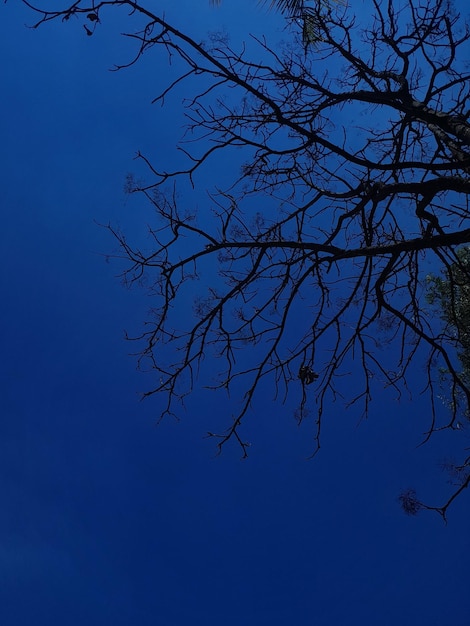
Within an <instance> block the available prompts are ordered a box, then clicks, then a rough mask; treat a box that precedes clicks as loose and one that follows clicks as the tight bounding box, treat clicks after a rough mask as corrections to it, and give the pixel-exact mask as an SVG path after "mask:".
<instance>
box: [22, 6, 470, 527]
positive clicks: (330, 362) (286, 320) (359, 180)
mask: <svg viewBox="0 0 470 626" xmlns="http://www.w3.org/2000/svg"><path fill="white" fill-rule="evenodd" d="M27 4H28V6H30V7H31V5H30V4H29V3H27ZM285 4H286V6H287V4H289V3H285ZM289 6H290V4H289ZM110 7H111V8H112V7H128V8H129V9H130V11H131V14H132V15H133V16H137V17H138V18H140V19H139V20H138V22H139V27H138V29H137V27H136V30H135V31H134V32H131V33H130V36H131V37H132V38H133V39H134V40H135V41H136V43H137V45H138V49H137V54H136V57H135V59H134V61H132V62H133V63H136V62H138V60H139V58H140V57H141V56H142V55H143V54H144V53H145V52H148V51H150V49H152V48H160V49H161V50H162V52H165V53H167V54H168V55H169V56H171V57H172V58H174V57H177V58H178V59H179V64H177V67H179V68H180V70H179V71H180V73H179V74H178V75H177V76H175V79H174V81H173V83H172V84H171V85H169V86H168V88H167V89H166V90H165V91H163V93H161V94H160V95H159V96H158V97H157V98H156V100H157V101H160V102H164V100H165V98H166V97H167V95H168V94H169V92H170V91H172V90H175V89H178V87H179V85H180V84H181V83H183V82H184V81H185V80H188V79H193V78H198V79H199V80H200V84H201V88H200V91H199V92H198V93H196V94H194V96H193V97H191V98H190V99H189V100H187V101H186V115H187V121H188V129H187V133H188V134H187V136H189V137H190V143H189V144H184V143H183V144H182V145H181V154H182V155H183V162H182V165H181V167H180V168H179V169H178V170H176V171H166V170H165V169H160V167H164V164H161V166H158V165H157V164H155V163H151V162H150V161H149V159H148V158H147V157H146V156H145V155H143V154H139V158H140V160H141V162H142V163H144V164H145V165H146V166H147V168H148V173H149V176H150V177H151V180H149V181H148V182H145V183H144V182H137V181H136V180H134V179H132V178H130V179H129V181H128V191H129V192H131V193H139V194H141V195H143V196H145V197H146V198H147V199H148V201H149V202H150V203H151V204H152V205H153V207H154V209H155V211H156V213H157V215H158V220H159V221H158V223H157V224H156V226H155V227H154V229H153V230H152V237H153V247H152V248H151V249H150V250H146V251H143V250H140V249H139V248H135V247H133V246H132V244H131V243H129V242H128V241H127V239H126V237H125V235H124V234H122V233H120V232H118V231H117V230H115V229H113V228H112V227H110V228H111V230H112V232H113V233H114V234H115V236H116V237H117V238H118V240H119V242H120V246H121V251H122V254H123V256H124V257H125V259H126V260H127V261H128V262H129V266H128V267H127V269H126V271H125V279H126V280H127V281H128V282H129V283H134V282H138V281H140V280H141V279H142V277H145V278H146V281H147V284H148V285H150V286H151V287H150V289H151V291H152V293H153V294H154V295H155V298H156V299H157V300H158V306H157V307H155V309H153V311H152V314H151V317H150V318H149V320H148V321H147V322H146V325H145V328H144V332H143V333H142V334H141V335H140V336H139V337H137V338H135V339H136V341H138V342H139V346H140V347H139V363H140V365H141V366H142V367H150V368H151V369H152V370H153V371H154V372H155V380H156V383H155V386H154V387H153V388H152V389H150V390H149V391H148V392H147V393H146V396H152V395H153V394H157V393H158V394H165V396H166V399H167V400H166V406H165V409H164V411H163V415H165V414H171V413H174V412H175V411H177V407H178V405H179V402H182V401H183V400H184V399H185V398H186V396H188V394H190V393H191V391H192V390H193V388H194V385H195V381H196V379H198V380H200V381H201V382H203V383H205V384H206V385H209V386H210V387H211V388H213V389H216V390H230V389H232V390H235V391H236V394H237V395H238V396H240V394H241V397H242V398H243V401H242V403H241V406H240V407H239V410H238V411H237V412H236V413H235V414H234V417H233V418H232V420H231V421H230V422H229V423H228V424H227V426H226V428H225V429H224V427H223V426H222V427H221V430H220V431H219V432H218V433H209V435H210V436H212V437H214V438H215V439H216V440H217V443H218V446H219V448H220V449H221V448H222V447H223V446H224V445H225V444H226V443H227V442H228V441H230V440H233V441H236V442H238V444H239V446H240V447H241V450H242V453H243V455H246V454H247V447H248V443H247V442H246V441H245V439H244V436H243V428H242V426H243V423H244V420H245V418H246V417H247V415H248V414H249V411H250V406H251V404H252V402H253V400H254V398H255V396H256V394H257V392H258V391H259V389H260V388H261V386H262V385H263V384H264V383H265V381H267V382H268V383H269V385H270V388H271V389H272V390H273V395H274V396H275V397H277V398H279V399H280V400H285V398H286V397H287V396H288V394H296V395H298V398H299V409H298V413H297V415H298V419H299V421H302V420H303V418H304V417H305V415H306V411H307V408H308V406H310V407H315V411H316V416H317V417H316V433H315V449H318V448H319V446H320V441H321V427H322V422H323V420H324V419H325V417H324V416H325V415H326V414H327V411H328V408H329V407H331V405H332V404H333V403H335V402H338V401H340V399H341V398H342V397H343V396H344V394H347V393H349V394H351V391H350V388H348V387H347V385H345V384H344V380H345V379H344V376H345V374H349V375H351V371H352V370H354V389H355V391H354V392H353V393H352V395H349V397H347V398H346V405H347V406H348V407H349V408H350V409H351V410H352V407H360V411H361V412H362V413H363V414H365V415H367V414H368V413H369V412H370V410H371V400H372V397H373V396H374V395H375V394H376V393H380V394H383V393H384V391H383V390H384V387H386V388H388V389H389V390H392V391H393V392H394V393H395V394H396V396H397V397H398V398H400V397H401V395H402V393H403V392H404V391H407V389H408V383H409V382H410V379H411V372H412V368H414V367H415V364H419V365H420V366H421V365H423V364H424V369H423V371H424V376H425V381H424V382H425V385H426V389H427V392H428V396H429V416H430V417H429V423H428V424H427V427H426V435H425V439H426V440H427V439H429V437H431V435H433V434H434V433H436V432H437V431H440V430H443V429H446V430H453V429H456V427H457V424H458V422H459V412H460V411H461V410H462V407H464V410H467V409H466V408H465V407H468V403H469V401H470V388H469V385H468V380H467V377H466V376H465V375H464V374H463V373H462V371H461V368H460V367H459V361H458V357H456V355H455V354H454V350H453V347H452V342H449V333H448V332H447V330H446V328H444V329H443V328H442V326H441V325H440V324H438V323H436V320H435V319H434V318H433V316H432V314H431V313H430V311H429V306H426V300H425V292H426V285H425V276H426V274H427V273H428V270H429V266H430V264H431V265H432V266H433V267H434V266H436V265H439V266H442V267H444V271H445V270H447V271H449V272H451V271H452V267H454V266H455V264H456V263H459V262H460V261H459V255H458V253H457V250H458V247H459V246H461V245H462V244H466V243H469V242H470V223H469V217H470V215H469V211H468V194H469V192H470V178H469V176H468V172H469V168H470V123H469V120H468V117H469V108H468V101H469V89H470V80H469V78H470V74H469V72H468V70H467V69H466V66H465V62H466V57H465V53H464V50H465V46H466V44H467V43H468V40H469V38H470V32H469V29H468V27H467V26H465V23H464V21H463V20H462V19H460V16H459V15H458V14H457V13H455V12H454V11H453V9H452V6H451V4H450V2H449V1H447V0H437V1H434V0H433V1H431V0H429V2H427V3H426V2H416V1H415V0H388V1H387V0H386V1H384V2H379V1H378V0H371V3H370V8H371V13H372V18H371V20H370V23H368V24H366V25H361V24H359V23H358V20H357V18H356V16H355V14H354V9H353V8H349V7H346V6H343V5H342V4H339V3H336V4H334V5H331V6H329V7H328V9H327V10H325V8H324V7H323V6H320V5H315V6H313V7H309V15H310V16H311V19H312V20H314V21H315V24H316V28H318V37H317V38H316V41H317V43H316V45H315V47H314V48H309V49H308V50H306V49H305V47H304V46H302V45H301V42H299V45H297V44H295V43H294V44H292V45H286V46H285V47H284V49H279V48H274V47H270V46H269V45H268V43H267V42H266V41H264V40H259V41H258V42H257V43H258V46H259V48H260V50H261V52H262V60H260V61H253V60H252V59H251V58H249V57H248V56H247V53H244V52H242V53H239V52H237V51H235V50H233V49H232V48H231V47H230V45H229V44H228V43H227V41H226V40H225V39H224V38H222V37H220V38H218V39H217V38H212V41H211V43H210V44H209V43H204V42H203V43H201V42H199V41H196V40H195V39H193V38H192V37H191V36H190V35H188V34H186V33H183V32H181V31H180V30H178V29H177V28H176V27H175V26H173V25H172V24H170V23H168V22H167V21H166V20H165V18H164V17H163V16H161V15H159V14H158V13H156V12H155V11H154V10H153V9H152V8H151V6H150V5H149V7H147V6H146V4H145V2H144V0H142V2H133V1H131V0H107V1H102V2H96V1H95V2H93V3H90V4H87V3H86V2H85V1H84V0H77V1H76V2H74V3H73V5H71V6H70V7H69V8H67V9H64V10H61V11H50V10H41V9H37V8H35V9H34V10H35V11H36V12H37V13H38V15H39V17H38V19H37V22H36V23H35V26H36V27H37V26H39V25H41V24H44V23H46V22H49V21H52V20H57V19H59V20H68V19H69V18H70V17H72V16H73V17H74V18H77V20H78V22H80V20H82V21H85V20H86V19H87V17H88V16H89V15H90V14H93V15H94V16H96V17H97V18H98V19H96V20H94V22H93V23H94V25H95V27H97V25H98V24H99V25H100V27H102V26H103V25H104V24H105V23H106V15H107V10H108V9H109V8H110ZM31 8H33V7H31ZM361 14H362V15H364V11H363V10H361ZM130 19H131V18H130ZM142 19H144V24H145V25H144V27H143V28H142ZM191 84H192V83H191ZM240 148H241V149H242V150H243V155H244V162H243V163H242V164H241V165H240V168H239V169H238V170H237V173H236V174H235V176H234V179H233V181H232V182H231V183H230V184H229V185H226V186H225V187H222V186H221V185H218V184H217V182H216V181H215V182H214V186H213V188H212V189H210V190H208V195H207V206H210V207H211V210H212V217H211V219H205V218H204V217H203V215H202V214H201V213H198V212H197V211H191V210H188V209H187V208H185V206H184V204H185V203H184V201H183V200H181V196H180V195H179V192H178V186H177V185H181V184H183V185H184V184H185V182H189V184H190V185H192V186H197V184H198V176H199V173H200V171H202V170H203V169H204V168H210V167H211V163H213V162H214V160H215V159H217V158H219V157H220V158H222V157H223V156H224V155H225V154H227V153H229V154H232V151H233V152H234V157H233V158H235V159H237V158H238V156H237V155H239V154H240V152H239V149H240ZM204 211H205V212H207V208H206V207H205V208H204ZM200 272H201V273H202V272H204V281H205V282H204V285H205V288H204V289H205V293H204V294H203V295H201V296H200V298H199V299H198V300H197V301H196V302H195V304H194V313H195V315H194V316H189V315H187V316H186V318H185V322H184V324H183V323H182V322H180V321H177V320H176V317H175V311H177V310H178V306H179V303H182V302H185V298H186V297H187V296H188V287H191V283H192V281H193V280H194V279H195V278H196V277H197V276H198V274H199V273H200ZM198 291H199V292H201V287H200V286H198ZM379 337H384V340H385V341H387V342H388V346H389V349H388V350H387V351H380V350H379ZM210 358H212V359H215V358H217V359H218V360H217V364H218V367H219V368H220V369H219V376H218V378H217V379H216V380H215V381H214V380H212V378H210V372H208V370H207V368H206V367H205V364H204V361H205V360H207V359H210ZM442 368H444V369H445V370H446V372H447V376H448V379H449V380H450V392H449V393H450V400H451V402H450V409H449V411H448V413H447V414H446V413H445V412H444V411H442V410H437V408H436V404H435V398H436V395H437V389H438V386H439V369H442ZM208 377H209V378H208ZM457 400H458V401H457ZM467 484H468V483H467ZM465 486H467V485H465ZM461 491H462V485H459V486H458V489H457V491H456V492H455V493H460V492H461ZM409 493H412V494H414V492H409ZM409 493H408V496H409ZM455 493H454V495H452V497H451V501H453V500H454V498H455ZM405 495H406V494H405ZM405 495H404V496H403V498H404V499H402V503H403V504H404V508H405V509H406V510H408V512H412V511H414V512H417V511H418V510H419V509H420V508H430V509H433V510H436V511H438V512H439V513H441V515H443V517H445V514H446V511H447V505H444V507H429V506H427V507H425V505H423V504H422V503H420V502H419V501H418V499H417V497H416V496H414V503H413V502H411V501H412V500H413V497H412V498H411V499H410V497H406V498H405ZM410 502H411V504H410Z"/></svg>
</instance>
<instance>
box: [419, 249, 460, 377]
mask: <svg viewBox="0 0 470 626" xmlns="http://www.w3.org/2000/svg"><path fill="white" fill-rule="evenodd" d="M456 257H457V258H456V260H455V261H454V262H453V263H451V264H449V265H448V266H447V268H446V269H445V270H444V271H443V272H442V276H434V275H432V274H430V275H428V276H427V277H426V282H427V294H426V300H427V301H428V302H429V303H430V304H432V305H437V306H438V308H439V309H440V312H441V318H442V319H443V320H444V321H445V322H446V325H447V329H446V330H447V333H448V334H449V339H450V341H453V342H454V343H455V345H456V348H457V356H458V358H459V360H460V363H461V365H462V373H461V375H462V378H463V379H464V382H465V384H467V385H468V384H469V383H470V247H469V246H465V247H463V248H460V249H459V250H457V252H456Z"/></svg>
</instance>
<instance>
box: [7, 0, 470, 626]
mask: <svg viewBox="0 0 470 626" xmlns="http://www.w3.org/2000/svg"><path fill="white" fill-rule="evenodd" d="M254 4H255V3H254V2H249V0H244V1H243V2H236V3H235V2H232V1H231V0H224V3H223V5H222V6H221V7H220V8H218V9H214V8H212V7H211V6H210V5H209V2H208V1H207V2H205V1H204V0H199V1H198V2H197V3H191V2H189V0H187V1H185V2H178V3H176V7H177V8H175V7H168V9H167V10H166V14H167V17H168V19H169V20H170V21H171V20H173V21H174V23H175V24H176V25H177V26H179V27H180V28H181V30H187V31H188V32H190V33H191V34H194V36H195V37H201V38H204V37H205V34H206V32H207V31H208V30H215V29H220V28H223V27H225V29H226V30H227V32H229V33H230V34H231V35H232V39H233V41H234V44H236V42H238V41H241V40H242V39H244V38H247V37H248V34H249V33H250V32H253V33H258V34H260V33H263V32H265V33H267V34H268V35H269V37H270V38H271V39H272V40H273V41H274V42H276V41H279V40H281V39H285V38H286V37H288V36H289V34H288V32H285V31H283V21H282V19H281V18H280V17H279V16H278V15H276V14H275V13H270V12H268V11H267V10H266V9H262V8H259V7H256V6H255V8H254ZM460 4H461V6H462V7H463V6H464V4H465V3H464V2H463V0H461V3H460ZM464 10H465V9H464ZM0 16H1V19H0V49H1V58H2V63H1V66H0V80H1V103H2V115H1V120H0V138H1V152H0V155H1V168H0V177H1V185H0V194H1V196H0V207H1V215H2V228H1V229H0V246H1V248H0V249H1V254H2V264H1V271H0V281H1V293H2V296H3V297H2V313H1V320H2V325H1V329H2V354H3V358H2V362H1V364H0V385H1V391H2V410H1V412H0V416H1V419H0V503H1V506H0V625H1V626H23V625H30V626H42V625H44V626H45V625H47V626H51V625H52V624H63V625H65V626H69V625H70V626H75V625H77V626H78V625H83V624H87V625H89V626H95V625H96V626H98V625H100V626H101V625H103V624H110V625H113V626H121V625H122V626H124V625H125V626H130V625H134V624H136V625H139V626H150V625H152V626H153V625H161V626H182V625H183V624H184V625H186V624H204V625H212V624H214V625H216V624H217V625H218V624H224V625H225V626H240V625H247V626H251V625H253V626H255V625H256V626H268V625H269V626H284V625H287V624H295V626H304V625H315V626H330V625H332V624H338V625H341V626H355V625H356V624H357V625H359V624H361V625H362V624H378V625H381V626H392V625H393V626H396V624H401V625H404V626H406V625H408V624H410V625H411V624H413V625H418V624H426V625H428V626H438V625H439V626H441V625H444V626H445V625H447V624H449V625H452V626H469V625H470V595H469V593H468V574H467V569H468V558H469V556H470V551H469V547H470V534H469V532H468V514H469V511H470V500H469V497H468V495H467V494H465V493H464V494H463V496H462V497H461V498H460V499H459V500H458V501H456V502H455V504H454V505H453V506H452V508H451V509H450V510H449V514H448V518H449V523H448V525H447V526H445V525H444V524H443V522H442V520H441V519H440V518H439V516H438V515H436V514H433V513H422V514H420V515H419V516H417V517H416V518H410V517H407V516H406V515H404V514H403V512H402V511H401V509H400V506H399V503H398V501H397V497H398V495H399V493H400V492H401V490H403V489H405V488H407V487H410V486H412V487H416V489H417V490H418V493H419V495H420V496H421V497H422V499H423V500H425V501H429V502H430V503H431V504H436V505H439V504H441V503H442V502H443V501H445V499H446V495H447V494H449V493H450V491H449V490H450V488H451V487H450V486H449V485H448V484H447V482H446V480H447V478H446V475H445V474H443V473H442V472H441V470H440V468H439V465H438V464H439V462H440V461H442V460H443V459H445V458H448V457H449V456H451V455H452V453H453V451H454V449H455V450H461V449H462V447H464V446H465V445H466V444H465V443H463V444H462V441H464V442H465V438H468V431H467V432H465V431H463V432H461V433H460V434H458V436H459V437H461V439H460V440H459V441H456V440H455V435H454V436H450V435H447V434H446V435H442V436H439V437H436V438H434V439H433V440H431V442H430V443H428V444H427V445H426V446H422V447H418V444H419V443H420V442H421V441H422V433H423V431H424V430H425V428H426V424H427V421H426V417H427V416H426V412H427V410H428V405H427V404H426V403H425V402H424V399H423V398H422V397H420V395H419V393H417V394H416V395H415V396H414V398H413V400H412V401H411V400H410V399H408V398H406V397H404V398H402V400H401V402H400V404H398V403H397V402H394V401H392V400H391V399H390V398H389V396H386V397H385V396H384V398H376V401H375V403H374V404H373V406H372V409H371V415H370V417H369V419H368V420H364V421H361V422H359V420H358V419H357V415H353V414H351V415H350V414H349V413H348V411H347V410H345V408H344V406H343V405H340V404H339V405H338V407H337V408H335V411H333V412H332V414H331V416H330V419H329V420H328V422H327V423H325V429H324V435H323V443H322V449H321V451H320V453H319V454H318V455H317V456H316V457H315V458H314V459H312V460H309V459H308V457H309V456H310V454H311V452H312V446H313V443H312V436H313V433H314V422H313V420H312V421H309V420H306V421H305V422H304V423H303V424H302V425H301V426H300V427H298V426H297V423H296V421H295V419H294V417H293V409H294V408H295V407H294V404H295V403H294V402H291V403H290V404H288V405H287V406H282V405H281V404H277V403H275V402H273V398H272V393H270V392H269V390H268V389H267V390H266V396H265V397H262V398H259V399H258V402H257V403H255V406H254V407H253V411H252V413H251V414H250V416H249V420H248V421H249V423H250V425H249V438H250V441H251V442H252V447H251V449H250V454H249V457H248V459H246V460H241V459H240V450H239V449H237V448H236V447H235V446H232V447H231V446H228V447H227V448H226V449H225V450H224V452H223V454H222V455H220V456H216V448H215V444H214V441H213V440H211V439H207V438H204V434H205V433H206V431H207V429H208V424H213V423H214V421H215V420H216V419H218V418H219V417H220V423H221V424H222V427H223V426H224V425H226V423H227V416H229V415H230V412H231V410H230V402H229V401H228V400H227V398H226V397H225V396H221V397H219V396H217V395H211V394H210V393H209V392H207V391H206V392H204V391H202V390H201V391H198V392H196V393H195V394H194V397H193V398H192V399H191V400H190V401H189V402H188V405H187V409H186V411H185V412H184V413H183V414H182V415H181V420H180V421H176V420H172V419H167V420H165V421H163V422H162V423H160V424H159V425H157V419H158V415H159V409H160V408H161V407H162V405H163V400H162V399H159V398H154V399H149V400H147V401H144V402H141V401H140V397H141V393H142V392H143V391H146V389H147V388H148V387H149V385H150V384H151V377H148V376H146V375H145V374H142V373H139V372H138V371H137V370H136V360H135V358H134V357H132V356H131V355H130V353H132V352H133V349H134V346H133V345H130V344H129V343H128V342H126V341H125V340H124V333H125V331H128V332H129V333H131V334H132V333H138V332H139V330H140V329H141V324H142V322H143V321H144V319H145V317H146V313H147V310H148V308H149V307H151V306H152V304H153V303H152V299H151V298H150V297H149V296H148V295H147V294H146V292H145V290H139V289H138V288H136V289H130V290H129V289H126V288H125V287H124V286H123V285H122V283H121V281H120V280H119V277H118V274H119V273H120V271H122V269H123V266H122V265H121V264H120V263H119V262H118V261H116V260H115V259H113V258H111V259H110V258H109V257H108V255H112V254H113V253H114V252H115V251H116V243H115V241H114V240H113V238H112V237H111V236H110V234H109V232H108V231H107V230H106V229H105V228H103V227H102V226H100V224H107V223H108V222H111V223H112V224H114V225H116V226H118V227H120V228H121V229H122V230H123V231H125V232H126V233H128V234H129V236H130V237H131V238H133V239H134V240H136V241H143V242H144V241H146V231H147V224H148V223H151V221H152V211H151V209H150V207H148V206H146V204H145V202H144V201H143V200H135V199H134V198H133V197H132V198H129V197H128V196H126V195H125V193H124V191H123V187H124V183H125V178H126V175H127V174H128V173H129V172H134V171H137V172H138V168H139V166H138V164H136V162H135V160H133V157H134V156H135V154H136V152H137V151H138V150H141V151H142V152H147V153H149V154H150V155H152V156H154V157H155V158H159V159H160V162H162V155H165V154H167V155H168V157H167V158H168V161H171V162H173V160H174V159H176V151H175V148H174V146H175V143H176V141H177V139H178V138H179V137H180V136H181V133H182V125H183V123H184V120H183V111H182V108H181V106H180V105H179V104H180V103H179V101H178V98H175V99H174V100H173V101H170V106H168V107H167V108H163V109H162V108H161V107H160V106H159V105H152V104H151V101H152V99H153V98H154V97H155V96H156V95H157V94H158V91H159V88H161V87H162V86H164V85H165V84H166V81H167V80H168V78H169V77H171V70H170V69H169V68H168V66H167V63H166V60H165V58H164V57H163V55H159V54H158V53H157V54H154V55H152V54H150V55H148V56H146V57H145V58H144V59H142V62H141V63H139V64H138V65H136V66H135V67H133V68H131V69H129V70H124V71H120V72H110V71H108V70H109V68H111V67H113V65H114V64H116V63H124V62H126V61H128V60H129V58H130V57H131V55H132V42H129V41H126V40H124V39H123V38H121V37H120V36H119V33H120V32H122V31H123V30H124V29H125V23H126V19H127V18H126V14H125V12H116V13H115V12H113V11H111V12H109V20H108V21H107V22H106V24H103V25H101V26H100V29H99V30H98V31H97V32H96V33H95V35H94V36H93V37H87V36H86V33H85V32H84V30H83V29H82V27H81V26H80V25H79V24H78V23H73V22H72V21H71V22H69V23H67V24H61V23H60V22H57V23H54V24H50V25H46V26H44V27H42V28H40V29H39V30H31V29H28V28H26V27H25V26H24V25H25V23H29V24H31V23H32V21H33V19H32V17H31V14H30V12H29V11H28V10H27V9H25V7H23V6H22V5H21V3H20V2H19V1H18V0H16V1H14V0H9V1H8V3H6V4H4V5H2V6H1V8H0ZM187 95H191V94H189V93H188V94H187ZM219 169H220V168H219ZM217 173H218V169H217V167H215V169H214V170H212V171H211V172H207V180H206V181H204V180H200V181H199V183H198V184H199V185H200V189H202V191H204V186H205V185H206V186H208V187H209V186H210V185H211V184H213V182H214V180H212V179H213V178H214V176H216V175H217ZM219 173H220V176H222V177H223V175H224V174H223V172H219ZM195 193H196V192H195ZM198 202H199V203H200V202H201V200H200V198H199V199H198ZM195 289H200V285H198V284H196V285H195ZM195 295H196V294H195ZM212 366H213V367H214V371H215V370H216V368H217V363H216V362H215V363H213V365H212ZM421 375H422V372H421V371H420V369H419V367H417V368H416V378H417V381H416V382H417V387H416V388H417V389H418V390H420V389H421V387H420V386H419V384H418V379H419V380H420V377H421ZM462 438H463V439H462ZM468 445H470V443H468Z"/></svg>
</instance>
